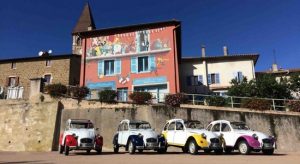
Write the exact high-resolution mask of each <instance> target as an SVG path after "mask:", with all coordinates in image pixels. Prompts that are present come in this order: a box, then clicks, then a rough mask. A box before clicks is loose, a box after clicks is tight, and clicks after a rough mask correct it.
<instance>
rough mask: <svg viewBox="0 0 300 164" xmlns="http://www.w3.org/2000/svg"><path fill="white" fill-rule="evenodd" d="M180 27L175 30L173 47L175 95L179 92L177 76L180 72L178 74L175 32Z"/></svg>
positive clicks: (174, 32)
mask: <svg viewBox="0 0 300 164" xmlns="http://www.w3.org/2000/svg"><path fill="white" fill-rule="evenodd" d="M178 27H180V25H177V26H175V28H174V29H173V47H174V62H175V64H174V71H175V93H177V92H178V91H177V83H178V82H177V74H179V72H178V71H179V70H178V69H177V67H179V64H178V52H177V46H176V44H177V42H176V39H177V38H176V31H175V30H176V28H178ZM175 38H176V39H175ZM175 42H176V44H175ZM175 47H176V48H175ZM176 66H177V67H176Z"/></svg>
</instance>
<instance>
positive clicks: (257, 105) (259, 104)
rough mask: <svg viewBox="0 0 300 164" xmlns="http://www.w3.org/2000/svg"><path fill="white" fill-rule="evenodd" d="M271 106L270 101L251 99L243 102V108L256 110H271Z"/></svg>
mask: <svg viewBox="0 0 300 164" xmlns="http://www.w3.org/2000/svg"><path fill="white" fill-rule="evenodd" d="M271 105H272V104H271V102H270V101H269V100H264V99H255V98H251V99H246V100H243V101H242V104H241V107H242V108H249V109H255V110H270V108H271Z"/></svg>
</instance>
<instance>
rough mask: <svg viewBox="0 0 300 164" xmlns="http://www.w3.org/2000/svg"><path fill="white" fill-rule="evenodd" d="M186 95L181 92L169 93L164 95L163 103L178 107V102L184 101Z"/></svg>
mask: <svg viewBox="0 0 300 164" xmlns="http://www.w3.org/2000/svg"><path fill="white" fill-rule="evenodd" d="M186 100H187V97H186V96H185V95H184V94H182V93H176V94H170V95H166V97H165V104H166V105H170V106H173V107H179V106H180V104H182V103H184V102H186Z"/></svg>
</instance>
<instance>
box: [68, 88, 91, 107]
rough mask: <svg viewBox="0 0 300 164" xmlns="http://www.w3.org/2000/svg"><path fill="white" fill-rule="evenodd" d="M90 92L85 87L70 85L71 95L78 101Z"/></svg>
mask: <svg viewBox="0 0 300 164" xmlns="http://www.w3.org/2000/svg"><path fill="white" fill-rule="evenodd" d="M89 93H90V90H89V88H87V87H79V86H76V87H72V88H71V95H72V96H73V97H74V98H76V99H77V100H78V103H79V102H80V101H81V100H82V99H83V98H85V97H86V96H87V95H88V94H89Z"/></svg>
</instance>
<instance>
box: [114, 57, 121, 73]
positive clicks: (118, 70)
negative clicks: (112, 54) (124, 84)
mask: <svg viewBox="0 0 300 164" xmlns="http://www.w3.org/2000/svg"><path fill="white" fill-rule="evenodd" d="M114 64H115V74H121V60H120V59H116V60H115V63H114Z"/></svg>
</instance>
